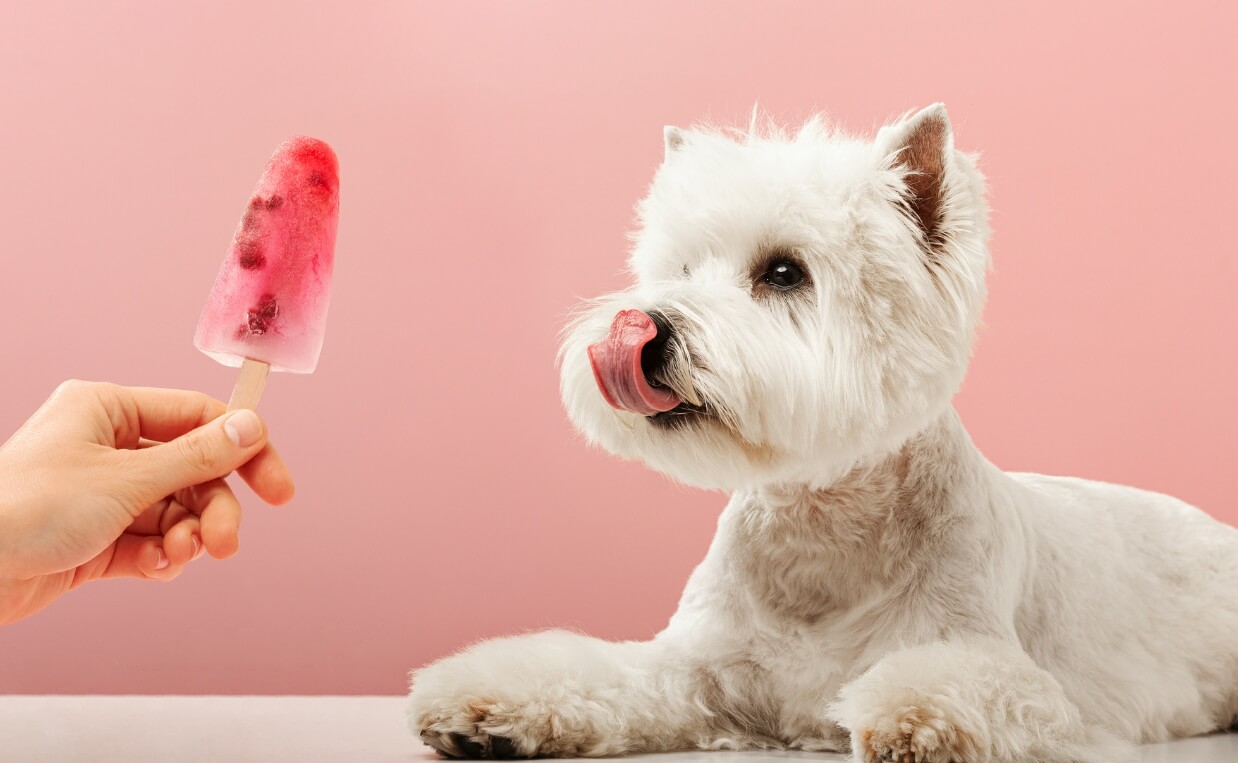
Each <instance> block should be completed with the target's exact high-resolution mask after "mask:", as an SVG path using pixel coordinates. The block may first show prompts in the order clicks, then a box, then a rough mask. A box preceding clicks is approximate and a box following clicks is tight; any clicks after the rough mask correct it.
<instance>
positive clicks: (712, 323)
mask: <svg viewBox="0 0 1238 763" xmlns="http://www.w3.org/2000/svg"><path fill="white" fill-rule="evenodd" d="M665 138H666V139H665V143H666V157H665V161H664V163H663V165H662V167H661V169H660V170H659V171H658V173H657V176H656V178H655V180H654V182H653V184H652V186H651V188H650V190H649V193H648V196H647V197H646V198H645V199H644V201H643V202H641V204H640V207H639V210H640V220H641V226H640V230H639V232H638V234H637V236H636V238H635V245H634V248H633V251H632V254H631V268H632V271H633V273H634V276H635V284H634V285H633V286H632V287H631V288H630V289H629V290H627V291H624V292H621V293H618V294H614V295H611V296H608V297H605V298H603V299H600V300H598V301H596V302H594V303H592V304H591V305H590V306H588V308H587V309H586V310H584V311H583V312H582V314H581V316H580V318H579V319H578V320H577V321H576V322H574V323H573V325H572V326H570V327H569V330H568V332H567V333H566V338H565V341H564V344H563V349H562V392H563V400H564V403H565V405H566V407H567V411H568V413H569V415H570V416H571V418H572V420H573V422H575V424H576V425H577V426H578V427H579V428H580V430H581V431H582V432H584V434H585V435H586V436H587V437H588V438H589V440H590V441H592V442H594V443H597V444H599V445H601V446H602V447H604V448H606V449H607V450H610V451H612V452H613V453H615V454H617V455H619V456H622V457H625V458H640V459H643V460H644V461H645V462H646V463H647V464H648V465H649V466H651V467H653V468H654V469H657V470H659V471H661V472H664V473H666V474H668V475H670V476H672V477H674V478H676V479H679V480H681V481H683V482H686V483H690V484H693V485H699V486H703V487H709V488H722V489H726V490H729V491H731V492H732V494H733V495H732V498H731V501H730V504H729V505H728V506H727V508H726V510H725V512H724V513H723V514H722V517H721V519H720V521H719V523H718V533H717V536H716V537H715V538H714V541H713V545H712V546H711V548H710V550H709V553H708V555H707V556H706V558H705V560H704V561H703V562H702V563H701V564H700V566H699V567H698V568H697V569H696V571H695V572H694V573H693V575H692V577H691V579H690V580H689V582H688V586H687V589H686V590H685V591H684V594H683V598H682V600H681V602H680V605H679V609H678V611H677V612H676V613H675V615H674V617H673V618H672V620H671V622H670V624H669V626H668V627H667V628H666V630H664V631H663V632H662V633H660V634H658V635H657V636H656V637H655V638H654V639H653V640H652V641H649V642H643V643H635V642H632V643H607V642H603V641H600V640H597V639H592V638H588V637H586V636H582V635H577V634H574V633H568V632H563V631H552V632H546V633H538V634H534V635H529V636H521V637H517V638H509V639H499V640H494V641H489V642H485V643H481V644H478V645H476V646H473V647H471V648H469V649H466V650H465V651H463V652H460V653H459V654H456V655H454V656H451V657H448V658H445V659H443V660H441V661H439V662H436V663H434V664H432V665H430V666H428V667H425V668H422V669H421V670H418V671H415V673H414V675H413V684H412V695H411V703H410V706H409V725H410V727H411V728H412V729H413V731H414V732H416V733H418V734H420V735H421V738H422V739H423V740H424V741H425V742H426V743H427V744H430V745H431V746H433V747H435V748H436V749H438V750H439V751H441V752H443V753H444V754H446V755H449V756H461V757H517V756H543V755H544V756H572V755H579V756H602V755H615V754H622V753H633V752H649V751H665V750H680V749H694V748H700V749H736V748H739V749H742V748H752V747H772V748H797V749H805V750H836V751H842V750H846V749H848V748H850V749H851V751H852V753H853V755H854V757H855V759H856V760H857V761H869V760H894V761H913V760H914V761H943V762H944V761H955V762H959V763H962V762H968V763H971V762H973V761H974V762H979V761H1050V762H1053V761H1062V762H1063V763H1065V762H1067V761H1113V760H1119V759H1121V758H1123V757H1124V756H1125V755H1126V754H1127V753H1128V752H1129V744H1130V743H1132V742H1149V741H1157V740H1165V739H1169V738H1172V737H1179V736H1185V735H1192V734H1199V733H1203V732H1207V731H1210V730H1214V729H1218V728H1224V727H1226V726H1228V725H1230V724H1231V723H1232V722H1233V721H1234V719H1235V715H1236V713H1238V532H1236V531H1235V530H1234V529H1232V528H1230V527H1227V526H1225V525H1222V524H1220V523H1218V522H1216V521H1214V520H1212V519H1210V518H1209V517H1208V516H1206V515H1205V514H1203V513H1202V512H1200V511H1198V510H1197V509H1194V508H1192V507H1191V506H1188V505H1186V504H1184V503H1183V502H1181V501H1178V500H1176V499H1174V498H1171V497H1169V496H1165V495H1159V494H1156V493H1150V492H1145V491H1142V490H1136V489H1133V488H1128V487H1119V486H1116V485H1108V484H1102V483H1097V482H1088V481H1084V480H1079V479H1069V478H1058V477H1045V476H1040V475H1035V474H1008V473H1004V472H1002V471H1000V470H998V469H997V468H996V467H995V466H993V465H992V464H990V463H989V462H988V461H986V460H985V459H984V457H983V456H982V455H981V454H980V453H979V451H978V450H977V449H976V447H975V446H974V445H973V444H972V442H971V440H970V439H969V438H968V435H967V433H966V431H965V430H964V429H963V427H962V425H961V424H960V422H959V419H958V416H957V415H956V414H955V412H954V410H953V408H952V406H951V403H950V400H951V397H952V396H953V395H954V393H955V391H956V389H957V388H958V387H959V385H960V383H961V380H962V378H963V374H964V371H965V369H966V366H967V360H968V358H969V355H970V352H971V345H972V336H973V333H974V330H975V327H976V324H977V322H978V320H979V316H980V312H981V307H982V305H983V302H984V297H985V271H986V269H987V265H988V249H987V236H988V227H987V226H988V223H987V218H988V212H987V206H986V202H985V198H984V179H983V177H982V176H981V174H980V172H979V171H978V170H977V169H976V163H975V160H974V158H973V157H971V156H969V155H967V154H964V153H961V152H959V151H957V150H956V149H955V148H954V146H953V139H952V131H951V127H950V122H949V120H948V118H947V116H946V112H945V110H944V108H943V107H941V106H940V105H937V106H932V107H929V108H927V109H925V110H923V111H921V112H919V113H917V114H915V115H913V116H911V117H909V118H906V119H903V120H901V121H899V122H897V123H895V124H893V125H890V126H888V127H885V128H883V129H882V130H881V131H880V132H879V133H878V134H877V136H876V139H875V140H872V141H861V140H855V139H851V138H847V137H844V136H841V135H838V134H836V133H834V132H832V131H831V130H830V129H828V128H827V127H826V126H824V124H823V123H822V122H821V121H819V120H814V121H812V122H810V123H809V124H808V125H807V126H805V127H804V128H803V129H801V130H800V131H799V132H798V133H796V134H794V135H785V134H782V133H780V132H778V131H777V130H773V129H751V130H749V131H747V132H745V133H743V134H740V133H735V132H726V131H711V130H695V131H683V130H677V129H674V128H668V129H667V132H666V136H665ZM771 261H791V262H793V263H797V264H798V265H800V266H801V267H802V268H803V271H804V273H805V274H806V278H805V280H804V282H803V283H802V284H801V285H799V286H798V287H796V288H790V289H780V288H773V287H771V286H770V284H769V283H768V281H767V280H766V279H765V277H764V273H765V268H766V266H767V265H768V264H769V263H770V262H771ZM627 308H632V309H640V310H645V311H654V310H656V311H660V313H661V314H663V315H665V316H666V319H667V320H668V321H669V323H670V324H671V326H672V328H673V332H672V339H671V342H670V346H669V348H668V350H667V358H668V359H667V362H666V366H665V368H663V369H661V370H660V371H659V372H658V373H659V378H658V379H656V380H654V381H656V382H658V383H661V384H663V385H664V386H667V387H670V388H671V389H673V390H674V391H675V392H677V393H678V394H679V396H681V397H682V398H683V399H684V400H687V401H689V402H690V403H692V405H686V406H681V407H680V408H679V409H676V410H675V411H672V412H670V413H665V414H660V415H658V416H655V417H650V418H646V417H642V416H639V415H636V414H634V413H629V412H626V411H621V410H615V409H612V408H611V407H610V406H608V405H607V404H606V402H605V401H604V399H603V397H602V395H601V394H600V392H599V390H598V387H597V386H596V384H595V381H594V377H593V375H592V373H591V370H590V366H589V361H588V359H587V357H586V347H587V346H588V345H590V344H591V343H594V342H597V341H598V340H599V339H601V338H602V337H604V336H606V334H607V329H608V327H609V325H610V322H611V320H612V318H613V317H614V316H615V314H616V312H617V311H619V310H620V309H627Z"/></svg>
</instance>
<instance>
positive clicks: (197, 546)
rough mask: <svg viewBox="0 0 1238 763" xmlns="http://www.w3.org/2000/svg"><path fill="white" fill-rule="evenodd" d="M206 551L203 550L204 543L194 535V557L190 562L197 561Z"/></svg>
mask: <svg viewBox="0 0 1238 763" xmlns="http://www.w3.org/2000/svg"><path fill="white" fill-rule="evenodd" d="M204 550H205V549H203V548H202V541H201V540H200V539H199V538H198V536H196V535H194V536H193V557H192V558H191V559H190V561H193V560H194V559H197V558H198V557H199V556H202V552H203V551H204Z"/></svg>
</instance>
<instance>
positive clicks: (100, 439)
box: [0, 381, 293, 624]
mask: <svg viewBox="0 0 1238 763" xmlns="http://www.w3.org/2000/svg"><path fill="white" fill-rule="evenodd" d="M224 410H225V406H224V404H223V403H221V402H219V401H218V400H215V399H213V398H211V397H209V396H207V395H203V394H201V393H198V392H186V391H181V390H166V389H152V388H129V387H120V386H116V385H114V384H99V383H90V382H78V381H72V382H66V383H65V384H62V385H60V387H59V388H58V389H57V390H56V391H55V392H54V393H53V394H52V396H51V397H50V398H48V400H47V402H46V403H44V404H43V406H42V407H41V408H39V410H38V411H36V412H35V414H34V415H33V416H31V417H30V419H29V420H28V421H27V422H26V423H25V424H24V425H22V427H21V428H20V429H18V430H17V432H16V433H15V434H14V435H13V436H12V437H11V438H10V439H9V440H8V442H6V443H4V445H3V446H0V624H3V623H7V622H13V621H15V620H20V619H21V618H23V617H26V616H28V615H31V614H33V613H34V612H37V611H38V610H40V609H42V608H43V607H45V606H47V605H48V604H49V603H51V602H52V601H53V600H54V599H56V598H57V597H59V596H60V595H62V594H63V593H65V592H66V591H69V590H72V589H74V588H77V587H78V586H80V585H82V584H84V583H88V582H91V581H94V580H100V579H103V578H117V577H132V578H142V579H145V580H171V579H172V578H175V577H176V576H177V575H179V574H180V573H181V572H182V571H183V570H184V569H185V565H186V564H188V563H189V562H191V561H193V560H194V559H196V558H198V557H199V556H201V555H202V553H203V552H204V551H205V552H206V553H209V554H210V555H211V556H213V557H215V558H216V559H224V558H227V557H229V556H232V555H233V554H235V553H236V551H237V544H238V538H237V532H238V529H239V527H240V521H241V505H240V503H239V502H238V501H237V498H236V496H235V495H234V494H233V492H232V489H231V488H230V487H228V484H227V482H225V481H224V479H223V478H224V477H225V476H226V475H228V474H229V473H230V472H232V471H233V470H236V471H237V472H238V473H239V474H240V475H241V478H242V479H244V480H245V482H247V483H248V484H249V486H250V487H251V488H252V489H253V490H254V492H255V493H257V494H258V496H259V497H260V498H262V499H263V500H264V501H266V502H267V503H270V504H274V505H279V504H283V503H286V502H288V501H289V500H291V498H292V493H293V486H292V478H291V477H290V476H289V474H288V470H287V468H286V467H285V466H284V463H283V460H282V459H281V458H280V457H279V454H278V453H276V451H275V449H274V448H273V447H272V446H270V445H268V444H267V433H266V426H265V425H264V424H263V422H262V420H261V419H260V418H259V417H258V415H257V414H256V413H254V412H252V411H234V412H232V413H229V414H227V415H226V416H223V415H222V414H223V413H224Z"/></svg>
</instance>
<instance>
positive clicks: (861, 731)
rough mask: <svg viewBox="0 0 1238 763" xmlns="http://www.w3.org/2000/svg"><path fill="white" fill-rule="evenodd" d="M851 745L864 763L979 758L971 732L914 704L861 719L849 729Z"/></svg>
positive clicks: (956, 762) (961, 762)
mask: <svg viewBox="0 0 1238 763" xmlns="http://www.w3.org/2000/svg"><path fill="white" fill-rule="evenodd" d="M851 748H852V749H853V750H854V751H855V755H856V757H857V758H858V759H860V760H863V761H865V763H875V761H893V762H894V763H971V761H975V760H979V759H980V755H979V751H978V749H977V745H976V739H975V736H974V735H973V734H972V733H970V732H968V731H967V730H965V729H963V728H961V726H960V724H959V723H957V722H955V721H952V720H948V719H946V718H944V717H942V716H941V715H940V714H938V713H935V712H932V711H930V710H926V709H924V708H921V707H916V706H914V705H913V706H907V707H903V708H900V709H898V710H896V711H894V712H891V713H887V714H884V715H879V716H875V717H873V718H871V719H868V720H866V721H861V722H860V723H859V724H858V725H857V727H856V728H854V729H853V730H852V732H851Z"/></svg>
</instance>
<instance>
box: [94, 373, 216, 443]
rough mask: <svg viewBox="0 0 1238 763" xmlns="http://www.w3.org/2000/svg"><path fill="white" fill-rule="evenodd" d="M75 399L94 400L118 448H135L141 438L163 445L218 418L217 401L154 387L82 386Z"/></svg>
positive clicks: (198, 393) (183, 391) (196, 393)
mask: <svg viewBox="0 0 1238 763" xmlns="http://www.w3.org/2000/svg"><path fill="white" fill-rule="evenodd" d="M73 389H74V390H76V392H75V394H76V396H78V397H93V398H94V399H95V400H97V401H98V403H99V404H101V405H102V409H103V411H104V412H105V414H106V416H107V420H108V422H109V423H110V425H111V428H112V433H113V436H114V441H115V445H116V447H118V448H134V447H137V445H138V442H139V440H140V438H142V437H146V438H148V439H151V440H158V441H161V442H166V441H168V440H173V439H176V438H177V437H179V436H181V435H183V434H185V433H186V432H189V431H191V430H193V429H196V428H198V427H200V426H202V425H203V424H205V423H207V422H208V421H211V420H213V419H216V418H218V417H219V416H220V415H221V414H222V413H223V412H224V410H225V406H224V404H223V403H222V402H220V401H219V400H216V399H215V398H213V397H211V396H209V395H205V394H203V393H201V392H194V391H191V390H181V389H160V388H157V387H121V386H119V385H115V384H82V385H80V386H77V387H74V388H73Z"/></svg>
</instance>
